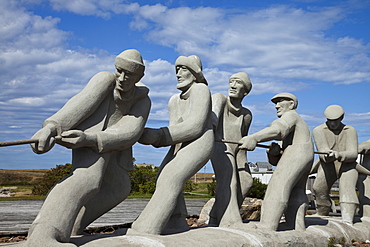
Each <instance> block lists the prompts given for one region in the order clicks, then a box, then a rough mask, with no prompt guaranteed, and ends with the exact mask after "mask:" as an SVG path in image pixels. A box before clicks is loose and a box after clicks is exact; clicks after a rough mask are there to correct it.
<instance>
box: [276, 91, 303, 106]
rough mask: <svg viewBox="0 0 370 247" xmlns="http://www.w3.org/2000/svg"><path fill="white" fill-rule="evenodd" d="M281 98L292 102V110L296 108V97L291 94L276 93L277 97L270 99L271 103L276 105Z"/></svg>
mask: <svg viewBox="0 0 370 247" xmlns="http://www.w3.org/2000/svg"><path fill="white" fill-rule="evenodd" d="M281 98H283V99H290V100H293V101H294V109H295V108H297V106H298V99H297V97H295V96H294V95H293V94H291V93H278V94H277V95H275V96H274V97H272V98H271V101H272V102H274V103H275V104H276V102H277V101H278V100H279V99H281Z"/></svg>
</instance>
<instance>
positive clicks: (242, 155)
mask: <svg viewBox="0 0 370 247" xmlns="http://www.w3.org/2000/svg"><path fill="white" fill-rule="evenodd" d="M212 103H213V102H212ZM242 114H243V116H244V117H243V122H244V124H243V126H244V128H243V129H242V133H241V135H242V136H247V135H248V132H249V127H250V126H251V123H252V112H251V111H250V110H249V109H247V108H244V107H243V109H242ZM247 163H248V159H247V152H246V151H245V150H242V149H240V148H237V150H236V164H237V167H238V169H240V168H243V167H247V168H248V170H249V166H248V164H247ZM249 173H250V172H249Z"/></svg>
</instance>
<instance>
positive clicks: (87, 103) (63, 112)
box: [43, 72, 151, 170]
mask: <svg viewBox="0 0 370 247" xmlns="http://www.w3.org/2000/svg"><path fill="white" fill-rule="evenodd" d="M115 79H116V78H115V75H114V74H112V73H109V72H100V73H98V74H96V75H95V76H94V77H93V78H91V80H90V81H89V83H88V84H87V85H86V87H85V88H84V89H83V90H82V91H81V92H80V93H78V94H77V95H75V96H74V97H73V98H71V99H70V100H69V101H68V102H67V103H66V104H65V105H64V106H63V108H61V109H60V110H59V111H58V112H57V113H55V114H54V115H53V116H51V117H50V118H48V119H47V120H45V122H44V124H43V126H45V125H46V124H48V123H52V124H54V125H55V126H57V131H58V135H60V134H61V133H62V132H63V131H67V130H72V129H77V130H82V131H84V132H93V133H95V134H96V136H97V143H96V146H95V147H94V148H93V150H94V151H95V153H96V154H98V156H99V155H104V156H105V158H106V159H109V160H110V162H117V163H118V164H119V165H122V166H124V168H125V169H128V170H131V169H132V145H133V144H134V143H135V142H136V141H137V140H138V139H139V138H140V136H141V134H142V132H143V129H144V126H145V123H146V120H147V118H148V114H149V110H150V105H151V103H150V99H149V97H148V92H149V89H148V88H147V87H146V86H145V85H144V84H142V83H141V82H138V83H136V84H135V89H134V91H133V93H132V95H131V96H130V97H129V98H121V97H120V94H119V93H118V92H117V91H116V89H115V83H116V81H115ZM86 149H89V150H86ZM87 152H89V153H90V152H91V148H76V149H73V151H72V155H73V161H72V163H73V164H75V163H79V162H85V161H84V160H85V159H84V155H85V154H87ZM92 163H93V161H92Z"/></svg>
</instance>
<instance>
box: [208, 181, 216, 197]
mask: <svg viewBox="0 0 370 247" xmlns="http://www.w3.org/2000/svg"><path fill="white" fill-rule="evenodd" d="M216 185H217V183H216V181H212V182H210V183H208V184H207V190H208V194H209V195H211V196H215V195H216Z"/></svg>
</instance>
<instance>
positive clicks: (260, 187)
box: [248, 178, 267, 199]
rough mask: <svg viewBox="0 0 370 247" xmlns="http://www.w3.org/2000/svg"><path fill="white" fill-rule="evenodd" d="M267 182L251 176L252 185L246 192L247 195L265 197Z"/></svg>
mask: <svg viewBox="0 0 370 247" xmlns="http://www.w3.org/2000/svg"><path fill="white" fill-rule="evenodd" d="M266 189H267V184H263V183H262V182H261V180H260V179H259V178H253V186H252V188H251V189H250V191H249V192H248V196H249V197H253V198H258V199H263V198H264V197H265V193H266Z"/></svg>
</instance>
